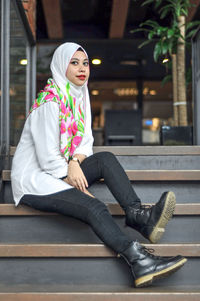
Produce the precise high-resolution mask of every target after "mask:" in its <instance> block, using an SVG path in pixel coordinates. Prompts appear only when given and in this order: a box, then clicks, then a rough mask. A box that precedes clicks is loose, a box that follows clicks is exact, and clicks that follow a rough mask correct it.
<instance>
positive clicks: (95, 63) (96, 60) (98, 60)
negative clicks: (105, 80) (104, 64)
mask: <svg viewBox="0 0 200 301" xmlns="http://www.w3.org/2000/svg"><path fill="white" fill-rule="evenodd" d="M92 64H93V65H100V64H101V60H100V59H93V60H92Z"/></svg>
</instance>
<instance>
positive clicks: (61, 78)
mask: <svg viewBox="0 0 200 301" xmlns="http://www.w3.org/2000/svg"><path fill="white" fill-rule="evenodd" d="M78 48H81V49H83V47H81V46H80V45H78V44H76V43H64V44H62V45H60V46H59V47H58V48H57V49H56V50H55V52H54V54H53V57H52V61H51V65H50V69H51V72H52V77H53V80H54V81H55V83H56V84H57V86H58V87H59V88H60V89H61V91H62V93H63V94H64V95H65V96H67V93H66V85H67V82H69V84H70V94H71V95H72V96H73V97H75V98H76V103H77V104H79V103H80V102H81V101H82V100H83V99H85V101H86V103H88V101H89V93H88V87H87V82H85V83H84V84H83V85H82V86H77V85H75V84H73V83H72V82H71V81H69V80H68V78H67V77H66V75H65V74H66V71H67V68H68V65H69V62H70V60H71V58H72V57H73V55H74V53H75V52H76V51H77V50H78ZM83 51H84V53H85V55H86V57H87V58H88V55H87V53H86V51H85V50H84V49H83Z"/></svg>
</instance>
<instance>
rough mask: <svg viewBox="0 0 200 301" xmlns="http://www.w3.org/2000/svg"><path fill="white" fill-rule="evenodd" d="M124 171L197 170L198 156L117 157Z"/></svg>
mask: <svg viewBox="0 0 200 301" xmlns="http://www.w3.org/2000/svg"><path fill="white" fill-rule="evenodd" d="M117 159H118V161H119V162H120V163H121V165H122V166H123V168H124V169H127V170H130V169H133V170H143V169H146V170H151V169H152V170H162V169H166V170H168V169H170V170H184V169H186V170H187V169H192V170H198V169H199V166H200V156H117Z"/></svg>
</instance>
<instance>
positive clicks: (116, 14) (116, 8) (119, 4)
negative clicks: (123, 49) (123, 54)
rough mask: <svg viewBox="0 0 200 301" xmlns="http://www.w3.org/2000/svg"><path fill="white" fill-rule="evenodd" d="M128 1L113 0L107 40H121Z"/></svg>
mask: <svg viewBox="0 0 200 301" xmlns="http://www.w3.org/2000/svg"><path fill="white" fill-rule="evenodd" d="M129 2H130V0H113V3H112V13H111V20H110V30H109V38H110V39H113V38H122V37H123V35H124V29H125V25H126V19H127V14H128V8H129Z"/></svg>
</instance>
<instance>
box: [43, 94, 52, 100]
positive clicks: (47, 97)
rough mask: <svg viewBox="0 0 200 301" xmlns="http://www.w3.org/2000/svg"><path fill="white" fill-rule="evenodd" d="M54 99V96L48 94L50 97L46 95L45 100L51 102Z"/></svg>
mask: <svg viewBox="0 0 200 301" xmlns="http://www.w3.org/2000/svg"><path fill="white" fill-rule="evenodd" d="M52 97H53V95H52V94H48V95H46V96H45V98H44V99H45V100H50V99H52Z"/></svg>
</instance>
